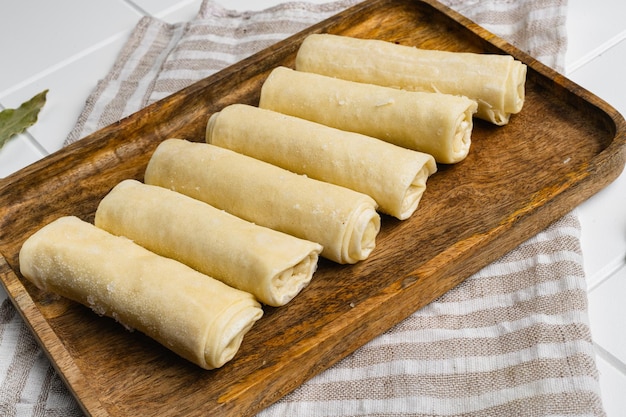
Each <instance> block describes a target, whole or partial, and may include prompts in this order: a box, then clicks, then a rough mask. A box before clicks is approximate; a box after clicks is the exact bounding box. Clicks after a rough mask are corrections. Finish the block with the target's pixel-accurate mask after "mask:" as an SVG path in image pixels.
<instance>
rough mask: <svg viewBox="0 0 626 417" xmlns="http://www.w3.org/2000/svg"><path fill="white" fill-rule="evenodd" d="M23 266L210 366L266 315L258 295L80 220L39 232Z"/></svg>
mask: <svg viewBox="0 0 626 417" xmlns="http://www.w3.org/2000/svg"><path fill="white" fill-rule="evenodd" d="M19 261H20V271H21V273H22V275H24V277H26V278H27V279H28V280H30V281H32V282H33V283H34V284H35V285H36V286H37V287H39V288H41V289H43V290H46V291H51V292H54V293H56V294H59V295H61V296H63V297H66V298H69V299H72V300H74V301H77V302H79V303H81V304H84V305H86V306H88V307H90V308H91V309H92V310H93V311H94V312H96V313H97V314H99V315H104V316H108V317H112V318H114V319H115V320H117V321H118V322H120V323H121V324H123V325H124V326H125V327H126V328H129V329H137V330H139V331H141V332H143V333H145V334H146V335H148V336H149V337H151V338H153V339H155V340H156V341H158V342H159V343H161V344H163V345H164V346H165V347H167V348H169V349H170V350H172V351H174V352H175V353H177V354H178V355H180V356H182V357H183V358H186V359H188V360H190V361H191V362H193V363H195V364H197V365H199V366H201V367H202V368H205V369H213V368H218V367H220V366H222V365H224V364H225V363H226V362H228V361H229V360H231V359H232V358H233V356H234V355H235V353H236V352H237V351H238V349H239V347H240V345H241V342H242V340H243V337H244V335H245V334H246V332H247V331H248V330H249V329H250V328H251V327H252V326H253V324H254V323H255V322H256V321H257V320H258V319H259V318H260V317H261V316H262V314H263V310H262V309H261V307H260V305H259V303H258V302H257V301H256V300H255V299H254V297H253V296H252V295H250V294H248V293H246V292H244V291H240V290H236V289H234V288H231V287H229V286H227V285H226V284H224V283H222V282H220V281H217V280H215V279H213V278H210V277H208V276H206V275H204V274H201V273H200V272H197V271H195V270H194V269H192V268H189V267H188V266H186V265H184V264H182V263H180V262H177V261H175V260H172V259H168V258H165V257H162V256H159V255H157V254H155V253H153V252H150V251H148V250H147V249H145V248H143V247H141V246H139V245H137V244H135V243H133V242H132V241H130V240H129V239H126V238H124V237H119V236H114V235H112V234H110V233H108V232H106V231H104V230H102V229H99V228H97V227H95V226H94V225H92V224H90V223H87V222H84V221H82V220H80V219H78V218H77V217H73V216H70V217H61V218H59V219H57V220H55V221H53V222H52V223H49V224H48V225H46V226H44V227H43V228H41V229H40V230H38V231H37V232H35V233H34V234H33V235H31V236H30V237H29V238H28V239H27V240H26V241H25V242H24V244H23V246H22V248H21V250H20V254H19Z"/></svg>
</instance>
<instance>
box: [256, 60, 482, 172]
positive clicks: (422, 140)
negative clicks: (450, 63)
mask: <svg viewBox="0 0 626 417" xmlns="http://www.w3.org/2000/svg"><path fill="white" fill-rule="evenodd" d="M259 107H261V108H265V109H269V110H274V111H277V112H279V113H284V114H288V115H291V116H295V117H300V118H303V119H307V120H310V121H313V122H317V123H321V124H324V125H327V126H330V127H334V128H337V129H341V130H347V131H351V132H356V133H361V134H363V135H366V136H372V137H375V138H378V139H381V140H384V141H386V142H390V143H393V144H394V145H397V146H401V147H404V148H408V149H412V150H415V151H419V152H424V153H428V154H430V155H432V156H433V157H434V158H435V160H436V161H437V162H440V163H444V164H452V163H457V162H460V161H462V160H463V159H465V157H466V156H467V154H468V152H469V149H470V145H471V133H472V128H473V119H472V117H473V114H474V113H475V112H476V107H477V104H476V102H475V101H473V100H470V99H468V98H466V97H459V96H453V95H449V94H439V93H425V92H414V91H405V90H400V89H396V88H390V87H383V86H378V85H373V84H364V83H358V82H354V81H347V80H341V79H338V78H333V77H328V76H324V75H319V74H314V73H309V72H302V71H294V70H292V69H289V68H286V67H277V68H275V69H274V70H272V72H271V73H270V75H269V77H268V78H267V79H266V81H265V82H264V83H263V86H262V88H261V99H260V102H259Z"/></svg>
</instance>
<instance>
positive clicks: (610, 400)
mask: <svg viewBox="0 0 626 417" xmlns="http://www.w3.org/2000/svg"><path fill="white" fill-rule="evenodd" d="M596 364H597V366H598V372H599V373H600V390H601V393H602V403H603V405H604V411H606V415H607V417H623V416H624V415H626V395H624V393H626V375H625V374H623V373H622V372H620V371H619V370H618V369H616V367H615V366H613V365H612V364H611V363H609V362H608V361H607V360H605V359H604V357H602V354H601V353H599V354H598V355H597V356H596Z"/></svg>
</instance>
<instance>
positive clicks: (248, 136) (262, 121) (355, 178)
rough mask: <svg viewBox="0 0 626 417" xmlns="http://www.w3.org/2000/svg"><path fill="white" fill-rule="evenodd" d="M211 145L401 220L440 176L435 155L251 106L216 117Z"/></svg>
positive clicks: (210, 127)
mask: <svg viewBox="0 0 626 417" xmlns="http://www.w3.org/2000/svg"><path fill="white" fill-rule="evenodd" d="M206 141H207V142H208V143H211V144H214V145H217V146H220V147H223V148H227V149H231V150H233V151H235V152H239V153H242V154H245V155H248V156H251V157H253V158H256V159H260V160H263V161H265V162H269V163H271V164H274V165H277V166H280V167H282V168H285V169H287V170H289V171H292V172H296V173H298V174H304V175H307V176H308V177H311V178H315V179H318V180H320V181H326V182H330V183H333V184H337V185H341V186H343V187H346V188H350V189H353V190H356V191H359V192H362V193H364V194H367V195H369V196H370V197H372V198H373V199H374V200H375V201H376V202H377V203H378V206H379V209H380V211H382V212H383V213H386V214H390V215H392V216H395V217H397V218H398V219H400V220H404V219H406V218H408V217H409V216H411V214H412V213H413V212H414V211H415V210H416V209H417V206H418V204H419V201H420V199H421V197H422V195H423V193H424V191H425V189H426V181H427V179H428V177H429V176H430V175H432V174H433V173H434V172H435V171H436V170H437V164H436V163H435V159H434V158H433V157H432V156H431V155H429V154H426V153H422V152H417V151H413V150H410V149H406V148H402V147H399V146H396V145H393V144H390V143H387V142H384V141H381V140H379V139H375V138H372V137H369V136H365V135H361V134H358V133H353V132H347V131H344V130H339V129H335V128H331V127H328V126H325V125H322V124H319V123H314V122H310V121H308V120H305V119H301V118H297V117H293V116H288V115H285V114H282V113H277V112H274V111H271V110H266V109H260V108H258V107H253V106H249V105H245V104H234V105H231V106H227V107H226V108H224V109H222V111H220V112H218V113H215V114H213V115H212V116H211V118H210V119H209V122H208V123H207V132H206Z"/></svg>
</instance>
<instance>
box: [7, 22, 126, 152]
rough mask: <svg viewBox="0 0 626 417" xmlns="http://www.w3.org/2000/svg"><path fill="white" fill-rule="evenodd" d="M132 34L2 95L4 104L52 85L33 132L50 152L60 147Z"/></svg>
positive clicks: (124, 34)
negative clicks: (88, 99) (90, 95)
mask: <svg viewBox="0 0 626 417" xmlns="http://www.w3.org/2000/svg"><path fill="white" fill-rule="evenodd" d="M129 34H130V29H129V30H128V31H126V32H124V33H123V34H121V35H120V36H117V37H116V38H114V39H113V40H112V41H111V42H110V43H108V44H106V45H104V46H102V47H100V48H97V49H95V50H94V51H92V52H91V53H89V54H87V55H85V56H83V57H82V58H81V59H78V60H76V61H73V62H70V63H68V64H67V65H65V66H63V67H61V68H58V69H57V70H55V71H53V72H51V73H49V74H46V75H45V76H43V77H41V78H39V79H37V80H36V81H34V82H32V83H30V84H28V85H26V86H25V87H23V88H21V89H20V90H18V91H16V92H14V93H12V94H9V95H7V96H5V97H2V98H0V104H2V105H3V106H5V107H16V106H19V104H20V103H21V102H23V101H24V100H26V99H28V98H30V97H32V96H33V95H35V94H36V93H38V92H40V91H43V90H45V89H48V90H49V91H48V95H47V101H46V104H45V106H44V108H43V109H42V111H41V113H40V116H39V120H38V121H37V123H36V124H35V125H34V126H32V127H31V128H30V129H29V132H30V134H31V135H32V136H33V138H34V139H35V140H37V142H38V143H40V144H41V146H42V147H43V148H44V149H45V150H46V151H47V152H48V153H52V152H54V151H56V150H58V149H60V148H61V147H62V145H63V142H64V140H65V138H66V137H67V135H68V133H69V132H70V131H71V129H72V128H73V127H74V125H75V124H76V121H77V120H78V116H79V115H80V113H81V111H82V109H83V107H84V106H85V101H86V100H87V97H88V96H89V94H90V93H91V92H92V91H93V89H94V88H95V87H96V85H97V82H98V80H100V79H101V78H103V77H104V76H105V75H106V74H107V72H108V71H109V69H110V68H111V66H112V65H113V63H114V62H115V59H116V58H117V55H118V54H119V52H120V50H121V48H122V47H123V45H124V43H125V42H126V40H127V38H128V35H129Z"/></svg>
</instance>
